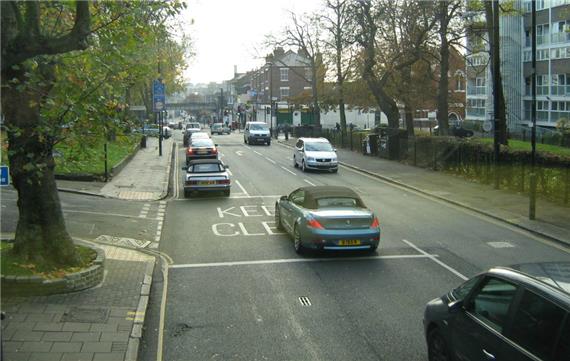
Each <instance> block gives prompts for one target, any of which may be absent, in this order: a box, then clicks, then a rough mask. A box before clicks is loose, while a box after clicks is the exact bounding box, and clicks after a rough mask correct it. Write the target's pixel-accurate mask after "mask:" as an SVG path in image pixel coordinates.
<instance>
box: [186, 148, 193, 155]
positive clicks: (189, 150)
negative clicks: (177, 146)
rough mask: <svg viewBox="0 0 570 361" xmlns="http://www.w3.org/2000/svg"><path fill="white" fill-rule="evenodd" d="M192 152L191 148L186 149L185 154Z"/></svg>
mask: <svg viewBox="0 0 570 361" xmlns="http://www.w3.org/2000/svg"><path fill="white" fill-rule="evenodd" d="M193 153H194V151H193V150H192V148H188V149H186V154H188V155H191V154H193Z"/></svg>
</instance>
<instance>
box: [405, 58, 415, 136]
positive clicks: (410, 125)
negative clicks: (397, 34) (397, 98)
mask: <svg viewBox="0 0 570 361" xmlns="http://www.w3.org/2000/svg"><path fill="white" fill-rule="evenodd" d="M402 80H403V85H404V86H405V87H406V89H407V90H408V92H405V93H404V96H403V97H402V98H403V101H404V120H405V126H406V133H408V135H409V136H413V135H414V102H413V100H412V99H413V95H412V94H410V92H411V91H412V89H413V88H414V86H413V84H412V65H411V64H410V65H409V66H406V67H404V68H402Z"/></svg>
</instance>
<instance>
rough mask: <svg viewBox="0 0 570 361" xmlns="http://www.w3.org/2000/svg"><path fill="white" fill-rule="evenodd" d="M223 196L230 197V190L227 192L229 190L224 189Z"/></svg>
mask: <svg viewBox="0 0 570 361" xmlns="http://www.w3.org/2000/svg"><path fill="white" fill-rule="evenodd" d="M224 195H225V196H226V197H229V196H230V190H229V189H226V190H225V191H224Z"/></svg>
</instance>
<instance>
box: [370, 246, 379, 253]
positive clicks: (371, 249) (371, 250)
mask: <svg viewBox="0 0 570 361" xmlns="http://www.w3.org/2000/svg"><path fill="white" fill-rule="evenodd" d="M377 249H378V245H375V246H372V247H370V249H369V250H368V252H370V253H374V252H376V250H377Z"/></svg>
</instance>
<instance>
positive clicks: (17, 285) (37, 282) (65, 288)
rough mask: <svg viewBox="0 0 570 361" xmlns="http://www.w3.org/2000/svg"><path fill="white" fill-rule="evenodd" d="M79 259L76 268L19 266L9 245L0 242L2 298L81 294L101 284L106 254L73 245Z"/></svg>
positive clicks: (85, 244)
mask: <svg viewBox="0 0 570 361" xmlns="http://www.w3.org/2000/svg"><path fill="white" fill-rule="evenodd" d="M76 243H77V244H76V247H77V250H78V252H79V254H80V257H81V259H82V262H81V265H80V266H79V267H68V268H63V269H58V270H49V271H44V270H42V269H37V267H36V266H35V265H34V264H26V263H20V262H19V260H18V259H17V258H16V257H13V255H12V254H11V252H10V250H11V249H12V242H10V241H2V250H1V254H2V275H1V280H0V281H1V290H2V296H4V297H6V296H45V295H52V294H59V293H69V292H76V291H81V290H84V289H87V288H91V287H94V286H97V285H98V284H100V283H101V282H102V281H103V275H104V268H105V267H104V266H105V252H104V251H103V250H102V249H100V248H98V247H94V246H93V245H90V244H88V243H84V242H76Z"/></svg>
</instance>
